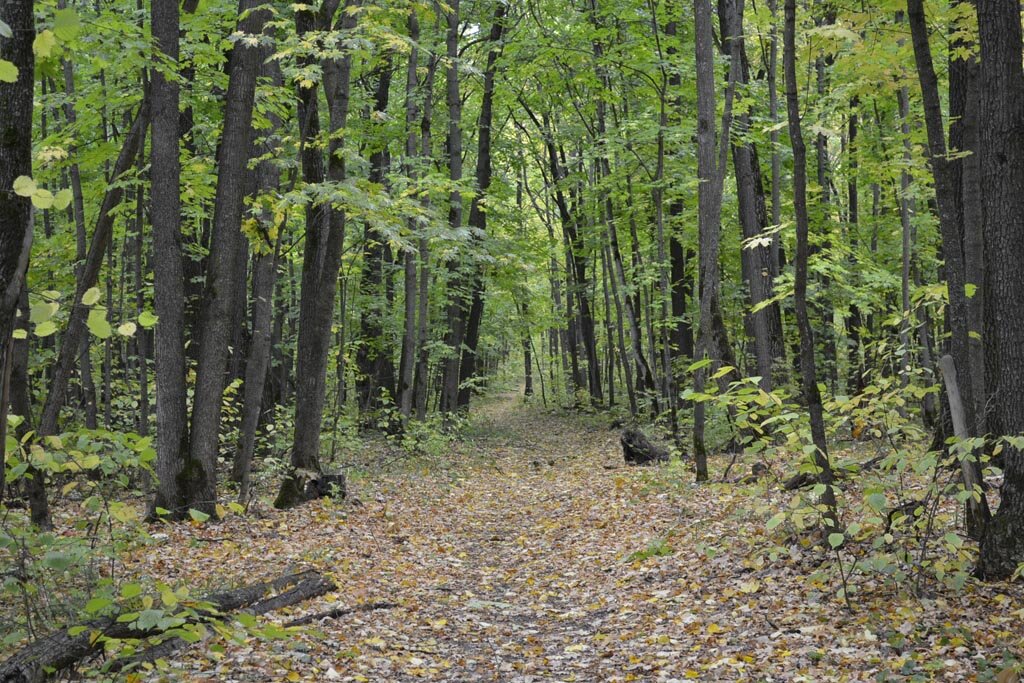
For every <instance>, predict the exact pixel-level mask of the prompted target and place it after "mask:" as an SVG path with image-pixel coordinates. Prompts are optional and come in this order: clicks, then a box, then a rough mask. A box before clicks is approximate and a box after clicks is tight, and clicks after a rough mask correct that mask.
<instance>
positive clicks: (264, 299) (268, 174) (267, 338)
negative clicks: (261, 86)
mask: <svg viewBox="0 0 1024 683" xmlns="http://www.w3.org/2000/svg"><path fill="white" fill-rule="evenodd" d="M263 71H264V72H270V75H271V76H272V78H273V80H274V82H275V85H279V86H280V85H282V84H283V79H282V76H281V72H280V69H278V68H277V67H276V63H275V65H267V64H264V66H263ZM271 122H272V124H273V127H274V129H273V130H272V131H270V132H269V133H268V139H267V141H266V142H265V143H264V144H263V145H262V149H261V150H260V153H261V156H263V155H269V154H271V153H272V151H273V149H274V142H275V141H276V139H275V137H274V133H275V132H276V131H277V130H278V129H280V127H281V124H282V122H281V121H280V120H279V119H277V118H276V117H271ZM255 173H256V176H257V193H258V194H267V193H270V192H273V191H274V190H275V189H276V188H277V187H278V185H279V183H280V172H279V171H278V169H277V166H276V165H275V164H274V162H273V161H271V160H269V159H267V160H264V161H261V162H260V164H259V166H257V167H256V171H255ZM256 220H257V221H258V225H259V227H260V235H261V236H262V241H261V242H260V243H259V244H258V245H257V246H256V255H255V256H254V263H253V269H252V270H253V274H252V340H251V343H250V344H249V353H248V357H247V359H246V362H245V383H244V384H243V391H244V395H243V398H242V402H243V403H242V421H241V425H240V426H239V440H238V450H237V451H236V453H235V459H234V462H233V463H232V472H231V479H232V480H233V481H235V482H238V484H239V493H238V498H239V500H241V501H242V502H243V503H244V502H245V501H247V500H248V499H249V482H250V477H249V475H250V471H251V467H252V456H253V450H254V447H255V441H256V428H257V426H258V425H259V421H260V412H261V410H262V407H263V389H264V385H265V384H266V379H267V370H268V369H269V367H270V350H271V349H270V343H271V336H272V335H271V333H272V330H271V327H272V325H273V320H274V312H273V301H274V285H275V283H276V281H277V262H278V255H279V253H280V247H281V234H280V228H281V227H283V226H277V228H278V235H277V238H276V239H274V240H271V239H270V234H271V231H272V230H273V229H274V228H275V226H274V224H273V223H274V215H273V212H272V211H271V210H270V209H269V208H268V207H266V206H263V207H260V211H259V214H258V215H257V216H256Z"/></svg>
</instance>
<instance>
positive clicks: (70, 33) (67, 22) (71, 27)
mask: <svg viewBox="0 0 1024 683" xmlns="http://www.w3.org/2000/svg"><path fill="white" fill-rule="evenodd" d="M81 28H82V21H81V20H80V19H79V18H78V13H77V12H75V10H73V9H59V10H57V12H56V13H55V14H54V17H53V32H54V33H55V34H57V37H58V38H60V39H61V40H62V41H65V42H67V41H69V40H73V39H74V38H75V36H77V35H78V31H79V30H80V29H81Z"/></svg>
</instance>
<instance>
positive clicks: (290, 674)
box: [287, 671, 301, 683]
mask: <svg viewBox="0 0 1024 683" xmlns="http://www.w3.org/2000/svg"><path fill="white" fill-rule="evenodd" d="M287 678H288V680H289V681H292V682H293V683H294V681H297V680H300V679H301V676H299V674H298V672H296V671H289V672H288V676H287Z"/></svg>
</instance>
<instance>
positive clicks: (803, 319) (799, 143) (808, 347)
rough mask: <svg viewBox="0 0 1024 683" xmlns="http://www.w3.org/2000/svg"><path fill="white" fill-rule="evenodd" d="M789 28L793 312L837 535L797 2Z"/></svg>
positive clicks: (788, 5)
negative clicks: (815, 303) (818, 353)
mask: <svg viewBox="0 0 1024 683" xmlns="http://www.w3.org/2000/svg"><path fill="white" fill-rule="evenodd" d="M785 15H786V18H785V30H784V32H783V43H784V48H783V64H784V67H783V68H784V70H785V79H786V109H787V114H788V118H789V137H790V140H791V141H792V145H793V212H794V214H795V218H796V276H795V289H794V309H795V312H796V322H797V329H798V330H799V333H800V374H801V380H802V382H801V384H802V388H803V394H804V400H805V401H806V403H807V410H808V412H809V413H810V418H811V437H812V439H813V441H814V446H815V454H814V461H815V464H816V465H817V466H818V469H819V472H818V481H819V482H820V483H822V484H824V485H825V490H824V491H823V492H822V494H821V497H820V501H821V504H822V505H823V506H824V517H825V525H826V529H825V531H826V532H828V531H831V532H836V531H839V528H838V524H839V520H838V518H837V515H836V494H835V490H834V488H833V479H834V478H833V475H832V464H831V462H829V458H828V444H827V442H826V437H825V416H824V410H823V407H822V404H821V395H820V393H819V392H818V379H817V369H816V366H815V360H814V337H813V333H812V331H811V322H810V319H809V317H808V315H807V257H808V255H809V240H808V222H809V221H808V218H807V148H806V147H805V145H804V138H803V131H802V130H801V128H800V105H799V102H798V100H797V85H796V0H785Z"/></svg>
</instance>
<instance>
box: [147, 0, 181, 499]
mask: <svg viewBox="0 0 1024 683" xmlns="http://www.w3.org/2000/svg"><path fill="white" fill-rule="evenodd" d="M151 23H152V31H153V40H154V41H155V43H156V46H157V49H158V50H159V51H160V53H161V55H162V57H163V58H164V59H166V60H167V61H168V62H169V63H170V64H171V65H172V68H177V66H178V54H179V32H180V26H179V11H178V3H176V2H157V3H153V6H152V12H151ZM151 73H152V79H153V80H152V84H151V86H150V91H151V93H152V94H151V98H152V102H153V134H152V146H151V152H150V173H149V176H150V184H151V189H150V222H151V224H152V229H153V251H154V253H155V254H157V255H159V258H154V259H153V306H154V310H155V312H156V315H157V318H158V323H157V326H156V330H155V337H154V359H155V364H156V366H155V376H156V423H157V434H156V451H157V461H156V468H155V469H156V476H157V490H156V496H155V497H154V500H153V504H152V506H151V508H150V516H152V515H153V513H154V512H155V511H156V509H157V508H161V509H165V510H171V511H176V514H181V513H182V512H183V511H184V510H185V509H186V508H187V506H188V499H187V497H186V485H187V481H186V480H185V479H183V478H182V473H183V472H184V471H185V469H186V467H187V466H188V465H189V458H190V456H189V445H188V422H187V420H188V414H187V409H186V406H185V399H186V396H187V393H186V387H185V372H186V359H185V274H184V272H185V271H184V256H183V255H182V237H181V196H180V184H181V162H180V152H179V148H178V139H179V137H178V133H179V112H178V101H179V99H180V95H179V86H178V82H177V80H175V79H174V78H168V77H167V76H165V75H164V72H163V69H160V68H154V69H152V70H151ZM139 238H140V239H141V238H142V235H141V234H140V235H139Z"/></svg>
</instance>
